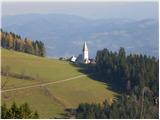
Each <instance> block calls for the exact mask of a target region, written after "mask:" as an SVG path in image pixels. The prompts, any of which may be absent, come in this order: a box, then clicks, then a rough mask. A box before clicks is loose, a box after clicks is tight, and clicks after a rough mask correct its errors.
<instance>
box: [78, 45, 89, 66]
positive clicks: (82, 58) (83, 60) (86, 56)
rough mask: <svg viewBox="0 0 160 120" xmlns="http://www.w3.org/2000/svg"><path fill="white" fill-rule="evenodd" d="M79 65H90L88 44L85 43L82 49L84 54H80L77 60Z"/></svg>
mask: <svg viewBox="0 0 160 120" xmlns="http://www.w3.org/2000/svg"><path fill="white" fill-rule="evenodd" d="M76 62H77V63H83V64H89V63H90V60H89V51H88V47H87V43H86V42H85V43H84V45H83V48H82V54H80V55H79V56H78V57H77V59H76Z"/></svg>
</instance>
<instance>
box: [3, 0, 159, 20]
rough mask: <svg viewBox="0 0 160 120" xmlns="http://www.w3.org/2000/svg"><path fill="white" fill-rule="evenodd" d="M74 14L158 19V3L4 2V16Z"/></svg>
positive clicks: (93, 16)
mask: <svg viewBox="0 0 160 120" xmlns="http://www.w3.org/2000/svg"><path fill="white" fill-rule="evenodd" d="M29 13H39V14H49V13H63V14H73V15H78V16H82V17H87V18H92V19H100V18H104V19H108V18H129V19H145V18H156V19H158V2H3V3H2V15H17V14H29Z"/></svg>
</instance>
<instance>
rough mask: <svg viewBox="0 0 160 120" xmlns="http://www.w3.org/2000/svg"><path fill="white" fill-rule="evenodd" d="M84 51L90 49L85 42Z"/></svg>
mask: <svg viewBox="0 0 160 120" xmlns="http://www.w3.org/2000/svg"><path fill="white" fill-rule="evenodd" d="M83 51H88V47H87V43H86V42H85V43H84V45H83Z"/></svg>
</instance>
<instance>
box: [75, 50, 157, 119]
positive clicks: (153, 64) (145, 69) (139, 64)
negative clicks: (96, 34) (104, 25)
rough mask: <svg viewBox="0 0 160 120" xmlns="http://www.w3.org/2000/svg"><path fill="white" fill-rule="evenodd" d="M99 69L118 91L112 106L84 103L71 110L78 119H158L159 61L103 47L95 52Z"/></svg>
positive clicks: (100, 74) (97, 69) (104, 103)
mask: <svg viewBox="0 0 160 120" xmlns="http://www.w3.org/2000/svg"><path fill="white" fill-rule="evenodd" d="M96 63H97V64H96V71H97V72H98V73H99V76H101V77H103V82H106V83H108V81H110V82H112V83H113V84H114V85H116V87H117V88H118V91H119V96H118V99H117V100H115V101H113V103H112V104H111V105H109V104H108V102H107V101H104V102H103V104H88V103H82V104H80V105H79V106H78V107H77V109H76V110H75V111H74V112H73V113H72V114H74V115H75V116H76V118H112V119H114V118H117V119H118V118H135V119H136V118H148V119H149V118H159V60H158V59H157V58H155V57H150V56H146V55H141V54H139V55H137V54H130V55H126V53H125V50H124V48H120V50H119V51H118V52H112V51H109V50H108V49H103V50H101V51H98V52H97V55H96Z"/></svg>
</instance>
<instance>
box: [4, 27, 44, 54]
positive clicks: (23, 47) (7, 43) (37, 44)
mask: <svg viewBox="0 0 160 120" xmlns="http://www.w3.org/2000/svg"><path fill="white" fill-rule="evenodd" d="M1 46H2V47H3V48H6V49H12V50H15V51H20V52H25V53H28V54H33V55H37V56H45V47H44V43H43V42H42V41H38V40H36V41H32V40H31V39H27V38H25V39H23V38H22V37H21V36H20V35H17V34H15V33H12V32H9V33H8V32H4V31H3V30H2V29H1Z"/></svg>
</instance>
